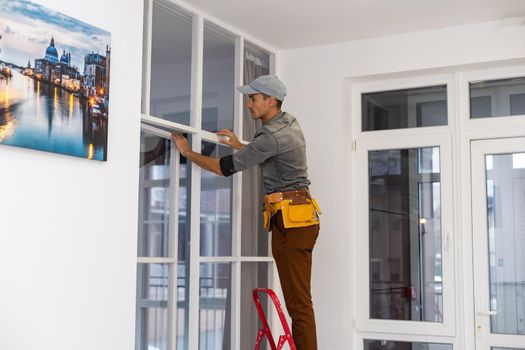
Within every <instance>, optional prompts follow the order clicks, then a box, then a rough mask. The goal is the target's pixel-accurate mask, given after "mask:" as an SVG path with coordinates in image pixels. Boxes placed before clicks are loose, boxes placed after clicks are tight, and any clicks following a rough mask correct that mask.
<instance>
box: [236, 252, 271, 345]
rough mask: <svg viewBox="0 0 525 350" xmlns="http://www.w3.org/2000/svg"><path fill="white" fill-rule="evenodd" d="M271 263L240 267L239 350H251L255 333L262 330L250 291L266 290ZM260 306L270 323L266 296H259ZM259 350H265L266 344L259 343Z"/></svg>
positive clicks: (246, 264) (255, 337) (243, 264)
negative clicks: (256, 289)
mask: <svg viewBox="0 0 525 350" xmlns="http://www.w3.org/2000/svg"><path fill="white" fill-rule="evenodd" d="M270 264H271V263H266V262H260V263H242V265H241V347H240V348H241V349H251V348H253V346H254V344H255V340H256V339H257V333H258V331H259V329H261V328H262V323H261V320H260V318H259V314H258V313H257V309H256V307H255V304H254V302H253V297H252V291H253V290H254V289H255V288H268V287H270V286H269V285H268V278H269V275H268V274H269V271H270V268H271V265H270ZM259 298H260V301H261V306H262V308H263V311H264V314H265V315H266V319H267V320H269V322H271V321H270V320H271V318H272V316H273V315H272V314H269V313H268V312H269V310H273V307H271V308H268V295H267V294H265V293H261V294H259ZM259 349H260V350H266V349H267V342H266V341H264V342H262V343H261V346H260V348H259Z"/></svg>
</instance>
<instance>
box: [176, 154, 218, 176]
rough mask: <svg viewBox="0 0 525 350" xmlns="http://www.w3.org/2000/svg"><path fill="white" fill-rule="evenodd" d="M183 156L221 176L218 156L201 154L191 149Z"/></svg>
mask: <svg viewBox="0 0 525 350" xmlns="http://www.w3.org/2000/svg"><path fill="white" fill-rule="evenodd" d="M184 156H185V157H186V158H188V159H189V160H191V161H192V162H193V163H195V164H197V165H198V166H200V167H201V168H203V169H206V170H208V171H211V172H213V173H215V174H217V175H220V176H223V174H222V171H221V164H220V160H219V158H215V157H208V156H203V155H202V154H200V153H197V152H193V151H188V152H186V154H185V155H184Z"/></svg>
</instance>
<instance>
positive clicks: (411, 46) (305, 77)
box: [277, 18, 525, 350]
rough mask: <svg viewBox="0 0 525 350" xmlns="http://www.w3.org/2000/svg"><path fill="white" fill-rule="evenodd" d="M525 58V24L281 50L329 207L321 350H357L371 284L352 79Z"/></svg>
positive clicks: (317, 185)
mask: <svg viewBox="0 0 525 350" xmlns="http://www.w3.org/2000/svg"><path fill="white" fill-rule="evenodd" d="M519 57H525V19H524V18H517V19H508V20H503V21H497V22H487V23H481V24H475V25H468V26H460V27H452V28H446V29H439V30H430V31H424V32H417V33H408V34H402V35H392V36H387V37H380V38H375V39H367V40H360V41H354V42H346V43H339V44H332V45H326V46H317V47H311V48H303V49H295V50H286V51H282V52H279V54H278V58H277V73H278V75H279V76H280V77H281V78H282V79H283V81H284V82H285V83H286V85H287V87H288V94H289V95H288V97H287V98H286V102H285V104H284V105H283V108H284V110H286V111H288V112H290V113H291V114H293V115H295V116H296V117H298V119H299V121H300V123H301V125H302V127H303V130H304V133H305V137H306V139H307V147H308V157H309V158H308V162H309V175H310V179H311V180H312V187H311V189H312V192H313V194H314V195H315V196H316V197H318V198H319V202H320V205H321V207H322V209H323V212H324V213H323V216H322V223H321V234H320V237H319V240H318V243H317V247H316V250H315V253H314V269H313V281H312V284H313V298H314V305H315V310H316V316H317V324H318V337H319V348H320V349H325V350H335V349H341V350H343V349H345V350H346V349H349V348H351V346H350V344H351V343H350V341H351V334H352V319H353V312H354V310H353V302H352V298H354V297H355V303H359V302H360V296H361V295H364V293H367V292H368V286H356V285H353V283H352V275H351V274H352V271H355V269H358V268H359V266H362V264H366V263H367V262H365V261H362V262H359V264H355V263H353V261H352V257H353V255H354V253H355V252H354V250H353V248H352V239H353V237H354V236H355V235H356V234H364V235H366V234H367V233H366V232H361V233H356V232H352V230H351V229H350V225H351V222H352V220H353V219H354V218H353V217H352V215H351V213H352V211H351V207H350V204H349V200H350V196H351V186H350V184H349V178H350V174H351V171H350V170H351V168H350V166H351V158H352V151H351V132H352V130H351V125H350V114H349V110H350V104H349V101H350V95H349V91H348V90H349V89H348V80H346V82H345V79H346V78H355V77H360V76H369V75H379V74H388V73H400V72H404V71H414V70H420V69H431V68H440V67H446V66H452V65H463V64H471V63H479V62H489V61H497V60H506V59H512V58H519Z"/></svg>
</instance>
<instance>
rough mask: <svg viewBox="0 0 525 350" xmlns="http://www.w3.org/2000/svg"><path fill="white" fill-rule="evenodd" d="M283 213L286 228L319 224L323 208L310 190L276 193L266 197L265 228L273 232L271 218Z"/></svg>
mask: <svg viewBox="0 0 525 350" xmlns="http://www.w3.org/2000/svg"><path fill="white" fill-rule="evenodd" d="M279 210H280V211H281V213H282V216H283V224H284V227H285V228H293V227H306V226H312V225H317V224H319V215H320V214H321V208H319V205H318V204H317V201H316V200H315V199H314V198H312V197H311V196H310V193H309V192H308V190H295V191H286V192H274V193H271V194H269V195H266V196H264V213H263V217H264V228H265V229H266V231H271V229H272V228H271V218H272V216H273V215H275V214H277V212H278V211H279Z"/></svg>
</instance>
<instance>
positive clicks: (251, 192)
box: [241, 43, 270, 256]
mask: <svg viewBox="0 0 525 350" xmlns="http://www.w3.org/2000/svg"><path fill="white" fill-rule="evenodd" d="M267 74H270V55H269V54H268V53H266V52H264V51H263V50H261V49H259V48H257V47H256V46H254V45H252V44H250V43H245V46H244V84H249V83H250V82H251V81H252V80H253V79H255V78H257V77H259V76H261V75H267ZM243 99H244V106H246V102H247V101H248V99H247V96H246V95H243ZM243 118H244V119H243V138H244V139H245V140H251V139H252V138H253V136H254V135H255V131H256V130H257V128H258V127H260V126H261V123H260V121H258V120H257V121H254V120H253V119H252V118H251V116H250V111H248V109H247V108H246V107H245V108H243ZM262 194H263V184H262V179H261V170H260V169H259V167H252V168H250V169H247V170H245V171H243V175H242V240H241V254H242V255H243V256H269V254H270V253H269V252H270V251H269V244H268V242H269V241H268V233H267V232H266V231H265V230H264V228H263V221H262V207H261V205H262Z"/></svg>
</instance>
